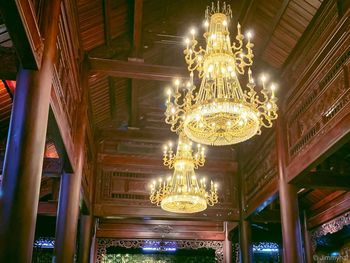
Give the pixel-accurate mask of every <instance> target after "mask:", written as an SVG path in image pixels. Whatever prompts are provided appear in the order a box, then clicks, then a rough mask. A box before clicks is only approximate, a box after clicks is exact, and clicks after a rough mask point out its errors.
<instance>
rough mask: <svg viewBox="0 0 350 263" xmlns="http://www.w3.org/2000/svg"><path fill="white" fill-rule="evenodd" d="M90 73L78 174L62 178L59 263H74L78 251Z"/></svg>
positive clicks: (78, 147)
mask: <svg viewBox="0 0 350 263" xmlns="http://www.w3.org/2000/svg"><path fill="white" fill-rule="evenodd" d="M86 72H87V70H86V69H84V71H83V73H82V78H81V81H82V83H83V84H82V85H83V88H82V90H83V94H82V100H81V103H80V105H79V107H78V108H79V109H80V110H79V112H77V113H76V120H77V121H78V124H77V125H76V127H77V128H76V131H75V132H76V139H75V140H74V144H75V149H74V151H75V156H76V159H75V163H74V164H73V165H72V167H73V169H74V173H64V174H63V175H62V177H61V185H60V195H59V201H58V202H59V204H58V211H57V221H56V240H55V250H54V259H55V262H59V263H61V262H62V263H66V262H73V259H74V253H75V248H76V237H77V227H78V218H79V202H80V187H81V178H82V173H83V165H84V158H85V135H86V126H87V110H86V109H87V97H86V89H87V88H86V86H87V81H88V80H87V74H86Z"/></svg>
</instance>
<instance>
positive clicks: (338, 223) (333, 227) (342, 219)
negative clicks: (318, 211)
mask: <svg viewBox="0 0 350 263" xmlns="http://www.w3.org/2000/svg"><path fill="white" fill-rule="evenodd" d="M349 224H350V212H348V213H345V214H344V215H342V216H339V217H337V218H335V219H333V220H332V221H329V222H327V223H324V224H323V225H321V226H320V227H318V228H317V229H315V230H314V231H312V234H311V238H312V240H313V242H315V240H316V239H317V238H319V237H321V236H325V235H327V234H332V233H335V232H338V231H340V230H342V229H343V227H344V226H346V225H349Z"/></svg>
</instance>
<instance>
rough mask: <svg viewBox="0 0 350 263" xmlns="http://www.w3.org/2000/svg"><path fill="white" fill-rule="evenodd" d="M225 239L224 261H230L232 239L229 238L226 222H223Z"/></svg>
mask: <svg viewBox="0 0 350 263" xmlns="http://www.w3.org/2000/svg"><path fill="white" fill-rule="evenodd" d="M224 230H225V240H224V262H226V263H232V241H231V240H230V239H229V234H230V231H229V227H228V222H224Z"/></svg>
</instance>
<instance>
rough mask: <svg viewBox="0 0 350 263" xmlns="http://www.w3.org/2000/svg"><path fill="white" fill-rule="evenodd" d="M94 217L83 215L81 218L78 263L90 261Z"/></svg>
mask: <svg viewBox="0 0 350 263" xmlns="http://www.w3.org/2000/svg"><path fill="white" fill-rule="evenodd" d="M92 223H93V216H92V215H82V216H81V217H80V231H79V232H80V233H79V253H78V262H79V263H86V262H89V260H90V250H91V243H92Z"/></svg>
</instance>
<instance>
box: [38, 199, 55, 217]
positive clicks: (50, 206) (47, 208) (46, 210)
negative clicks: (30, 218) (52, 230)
mask: <svg viewBox="0 0 350 263" xmlns="http://www.w3.org/2000/svg"><path fill="white" fill-rule="evenodd" d="M38 215H45V216H57V202H39V204H38Z"/></svg>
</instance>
